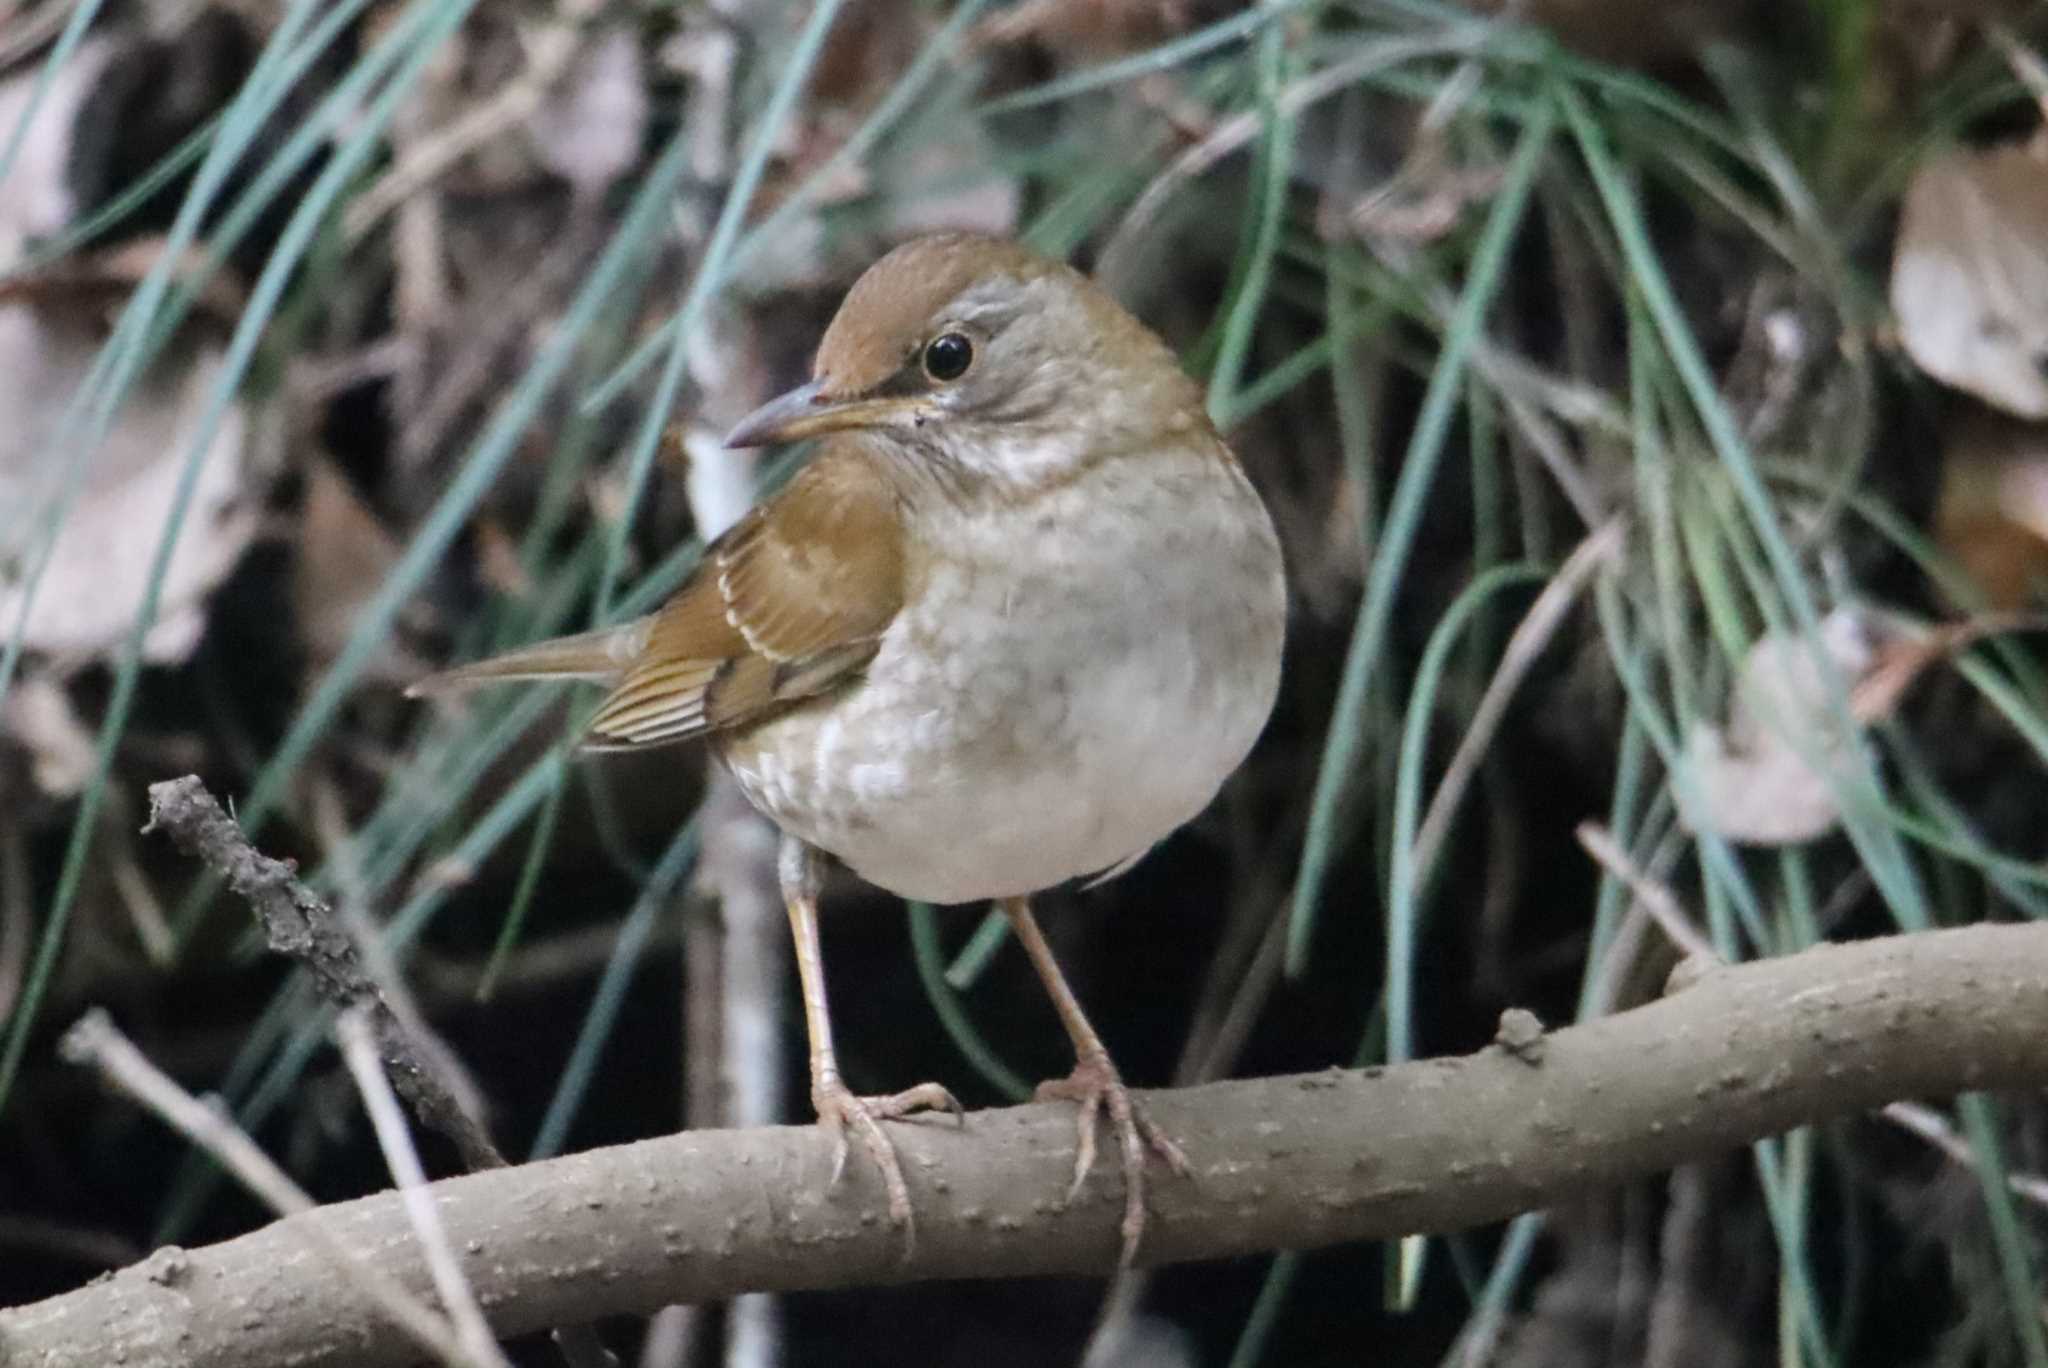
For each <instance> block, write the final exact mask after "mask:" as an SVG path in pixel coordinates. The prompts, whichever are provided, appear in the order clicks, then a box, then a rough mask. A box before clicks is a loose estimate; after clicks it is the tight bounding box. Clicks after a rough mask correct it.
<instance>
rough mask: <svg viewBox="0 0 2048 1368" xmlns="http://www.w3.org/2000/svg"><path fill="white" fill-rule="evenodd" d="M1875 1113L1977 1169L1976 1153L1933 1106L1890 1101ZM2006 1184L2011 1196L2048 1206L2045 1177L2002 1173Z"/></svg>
mask: <svg viewBox="0 0 2048 1368" xmlns="http://www.w3.org/2000/svg"><path fill="white" fill-rule="evenodd" d="M1878 1115H1880V1116H1882V1117H1884V1119H1885V1120H1887V1121H1889V1122H1891V1123H1892V1124H1893V1125H1895V1126H1898V1127H1900V1128H1902V1129H1904V1130H1909V1131H1911V1132H1913V1134H1915V1135H1917V1136H1919V1137H1920V1138H1921V1139H1922V1140H1925V1141H1926V1142H1927V1143H1928V1144H1930V1145H1932V1146H1934V1147H1935V1148H1936V1149H1938V1150H1940V1151H1941V1152H1942V1153H1943V1154H1946V1155H1947V1156H1948V1157H1949V1158H1951V1159H1953V1160H1955V1161H1956V1162H1957V1163H1958V1164H1961V1165H1962V1166H1963V1167H1964V1168H1966V1169H1968V1170H1969V1171H1970V1172H1972V1173H1975V1172H1976V1171H1977V1152H1976V1151H1975V1150H1973V1149H1971V1148H1970V1144H1969V1141H1967V1140H1965V1139H1963V1137H1962V1136H1960V1135H1957V1134H1956V1132H1955V1128H1954V1127H1953V1126H1951V1125H1949V1123H1948V1121H1947V1119H1946V1118H1945V1117H1943V1116H1942V1114H1941V1113H1940V1112H1938V1111H1936V1110H1934V1108H1932V1107H1923V1106H1921V1105H1920V1104H1919V1103H1918V1102H1893V1103H1891V1104H1890V1105H1889V1106H1886V1107H1882V1108H1880V1109H1879V1110H1878ZM2005 1185H2006V1186H2007V1187H2009V1188H2011V1189H2012V1191H2013V1195H2015V1196H2017V1197H2019V1198H2021V1199H2023V1200H2025V1201H2029V1202H2032V1203H2033V1204H2034V1205H2035V1206H2038V1207H2048V1178H2043V1177H2041V1176H2040V1175H2038V1174H2033V1173H2009V1174H2007V1175H2006V1176H2005Z"/></svg>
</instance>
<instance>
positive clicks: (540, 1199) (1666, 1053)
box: [0, 925, 2048, 1368]
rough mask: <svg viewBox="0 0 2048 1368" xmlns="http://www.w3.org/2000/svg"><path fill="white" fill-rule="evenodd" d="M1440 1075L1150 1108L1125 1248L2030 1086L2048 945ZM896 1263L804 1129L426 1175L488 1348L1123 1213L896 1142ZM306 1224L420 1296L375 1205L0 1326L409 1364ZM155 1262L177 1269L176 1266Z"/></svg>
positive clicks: (1268, 1227)
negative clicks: (900, 1170)
mask: <svg viewBox="0 0 2048 1368" xmlns="http://www.w3.org/2000/svg"><path fill="white" fill-rule="evenodd" d="M1511 1044H1512V1048H1511V1049H1510V1048H1504V1047H1501V1046H1490V1047H1488V1048H1487V1049H1484V1050H1481V1051H1480V1052H1478V1053H1477V1054H1474V1055H1468V1056H1465V1057H1462V1058H1455V1059H1439V1060H1428V1061H1424V1062H1421V1063H1416V1064H1407V1065H1402V1066H1399V1067H1395V1068H1387V1069H1368V1070H1365V1071H1363V1072H1348V1071H1341V1070H1330V1071H1328V1072H1326V1073H1321V1074H1310V1075H1300V1076H1294V1077H1285V1078H1267V1079H1256V1080H1250V1081H1242V1082H1233V1083H1219V1084H1212V1085H1209V1086H1206V1087H1200V1088H1189V1089H1184V1090H1178V1091H1172V1092H1163V1093H1157V1094H1153V1095H1152V1096H1150V1097H1149V1098H1148V1099H1147V1101H1148V1105H1149V1106H1150V1108H1151V1110H1152V1114H1153V1116H1154V1117H1155V1118H1156V1119H1157V1120H1158V1121H1159V1123H1160V1124H1161V1125H1163V1126H1164V1127H1165V1128H1166V1129H1167V1130H1168V1131H1169V1132H1170V1133H1171V1134H1173V1135H1174V1136H1175V1137H1177V1138H1178V1139H1179V1140H1180V1142H1181V1144H1182V1145H1183V1147H1184V1148H1185V1149H1186V1151H1187V1154H1188V1157H1189V1160H1190V1161H1191V1162H1192V1164H1193V1166H1194V1170H1195V1176H1194V1177H1193V1178H1192V1179H1190V1180H1187V1181H1173V1180H1170V1179H1161V1180H1159V1181H1157V1182H1155V1183H1153V1184H1152V1186H1151V1198H1152V1206H1153V1219H1152V1222H1151V1225H1150V1227H1149V1229H1148V1232H1147V1237H1146V1247H1145V1249H1144V1251H1143V1253H1142V1254H1141V1258H1142V1259H1143V1260H1144V1261H1146V1262H1156V1263H1169V1262H1176V1261H1181V1260H1188V1259H1206V1258H1218V1257H1223V1256H1228V1255H1235V1254H1244V1253H1250V1252H1254V1251H1259V1250H1270V1249H1281V1248H1307V1247H1313V1246H1318V1245H1326V1244H1333V1243H1337V1242H1339V1241H1346V1240H1360V1239H1371V1238H1379V1237H1385V1236H1390V1235H1396V1234H1404V1233H1408V1232H1411V1231H1425V1230H1450V1229H1455V1228H1459V1227H1463V1226H1470V1225H1475V1224H1479V1223H1481V1222H1487V1221H1495V1220H1499V1219H1501V1218H1503V1217H1505V1216H1508V1215H1511V1214H1513V1213H1516V1212H1520V1211H1526V1210H1530V1209H1532V1208H1536V1207H1541V1206H1545V1205H1548V1204H1551V1203H1554V1202H1557V1201H1559V1200H1561V1199H1564V1198H1566V1197H1569V1196H1572V1195H1574V1194H1576V1193H1580V1192H1584V1191H1586V1190H1589V1189H1592V1188H1597V1187H1602V1186H1606V1185H1610V1184H1614V1183H1618V1182H1620V1181H1622V1180H1624V1179H1626V1178H1629V1177H1633V1176H1635V1175H1638V1174H1644V1173H1650V1172H1655V1171H1658V1170H1662V1169H1667V1168H1671V1167H1673V1166H1675V1165H1678V1164H1683V1163H1688V1162H1693V1161H1697V1160H1703V1159H1706V1158H1709V1157H1711V1156H1713V1155H1715V1154H1718V1153H1720V1152H1722V1151H1724V1150H1726V1149H1728V1148H1730V1147H1732V1146H1736V1145H1740V1144H1742V1143H1745V1142H1747V1141H1749V1140H1752V1139H1755V1138H1757V1137H1760V1136H1764V1135H1769V1134H1773V1133H1776V1132H1779V1131H1783V1130H1786V1129H1789V1128H1791V1127H1794V1126H1798V1125H1802V1124H1805V1123H1809V1122H1814V1121H1820V1120H1824V1119H1826V1118H1829V1117H1835V1116H1842V1115H1846V1114H1851V1113H1855V1112H1860V1111H1864V1110H1867V1109H1869V1108H1872V1107H1875V1106H1878V1105H1880V1104H1882V1103H1885V1102H1889V1101H1892V1100H1894V1099H1897V1098H1901V1097H1916V1096H1937V1095H1947V1094H1952V1093H1955V1092H1959V1091H1966V1090H1975V1089H1984V1088H2027V1087H2039V1086H2042V1085H2043V1084H2048V926H2026V925H2022V926H1995V925H1981V926H1973V927H1966V928H1962V929H1959V930H1952V931H1937V932H1928V933H1924V934H1918V935H1909V936H1897V937H1891V938H1888V939H1884V940H1875V941H1865V942H1861V943H1858V944H1854V945H1845V946H1824V947H1822V948H1819V949H1816V950H1811V951H1807V952H1805V953H1803V954H1799V955H1794V956H1788V957H1786V958H1782V959H1775V960H1767V961H1764V962H1761V963H1756V964H1747V965H1740V966H1736V967H1732V968H1723V969H1710V970H1707V971H1706V972H1705V973H1703V974H1702V975H1700V976H1699V977H1698V978H1697V979H1695V980H1693V981H1692V982H1691V983H1689V984H1688V985H1687V986H1685V987H1683V988H1682V989H1681V990H1679V991H1677V992H1676V993H1674V994H1673V995H1672V996H1669V997H1666V998H1664V999H1663V1000H1661V1001H1658V1002H1655V1003H1651V1004H1649V1005H1647V1006H1644V1007H1639V1008H1636V1009H1635V1010H1633V1011H1629V1012H1624V1013H1621V1014H1619V1015H1616V1016H1612V1017H1607V1018H1603V1019H1601V1020H1598V1021H1595V1022H1591V1023H1589V1024H1587V1025H1584V1026H1577V1027H1572V1028H1570V1029H1567V1030H1562V1031H1558V1032H1556V1033H1555V1034H1551V1035H1547V1036H1541V1037H1535V1038H1532V1037H1531V1035H1530V1033H1529V1032H1528V1031H1526V1030H1523V1031H1521V1032H1519V1033H1518V1034H1517V1035H1516V1037H1515V1039H1514V1040H1513V1041H1512V1042H1511ZM894 1134H895V1135H896V1137H897V1144H898V1146H899V1147H900V1149H901V1151H902V1155H903V1160H904V1171H905V1175H906V1177H907V1178H908V1179H909V1180H910V1186H911V1195H912V1198H913V1200H914V1201H915V1202H916V1204H917V1212H918V1241H917V1251H916V1255H915V1258H914V1259H913V1260H912V1261H910V1262H908V1263H905V1262H902V1261H901V1258H900V1255H901V1251H902V1243H901V1241H900V1239H899V1238H898V1237H897V1234H896V1232H895V1231H894V1230H893V1229H892V1228H891V1227H890V1225H889V1223H888V1221H887V1220H885V1219H884V1218H883V1215H882V1212H883V1201H882V1196H881V1193H880V1190H879V1184H878V1181H877V1180H876V1177H875V1175H874V1173H873V1172H872V1171H871V1170H870V1169H869V1168H868V1167H867V1166H865V1165H861V1164H853V1165H850V1166H849V1167H848V1169H847V1173H846V1177H845V1179H844V1180H843V1182H842V1185H841V1186H840V1187H839V1188H837V1189H835V1190H829V1191H828V1190H827V1188H826V1185H825V1180H826V1176H827V1173H828V1171H829V1164H830V1154H829V1145H828V1143H827V1141H826V1139H825V1137H824V1136H823V1135H822V1134H821V1133H820V1132H819V1131H818V1130H817V1129H816V1128H815V1127H809V1126H803V1127H772V1128H764V1129H757V1130H749V1131H691V1132H685V1133H683V1134H681V1135H675V1136H669V1137H666V1138H663V1139H658V1140H646V1141H641V1142H639V1143H636V1144H631V1145H622V1146H619V1147H617V1148H613V1149H605V1150H596V1151H592V1152H589V1153H585V1154H578V1155H571V1156H568V1157H565V1158H561V1159H554V1160H550V1161H548V1162H545V1163H539V1164H529V1165H525V1166H522V1167H518V1168H510V1169H499V1170H495V1171H492V1172H485V1173H477V1174H471V1175H468V1176H465V1177H460V1178H452V1179H448V1180H446V1181H443V1182H441V1183H437V1184H435V1185H434V1189H433V1190H434V1193H435V1196H436V1198H437V1200H438V1201H439V1203H440V1209H441V1215H442V1218H443V1220H444V1221H445V1223H446V1225H447V1227H448V1232H449V1236H450V1239H451V1241H452V1242H453V1244H454V1246H455V1247H456V1249H457V1250H458V1251H461V1253H462V1257H463V1261H464V1264H465V1270H464V1271H465V1273H466V1274H467V1276H468V1278H469V1279H470V1281H471V1283H472V1285H473V1286H474V1287H475V1288H476V1289H477V1293H478V1296H479V1299H480V1300H481V1301H482V1303H483V1306H484V1309H485V1313H486V1314H487V1315H488V1316H489V1317H490V1319H491V1322H492V1325H493V1327H494V1328H495V1329H496V1330H497V1332H498V1333H500V1334H502V1335H512V1334H518V1333H521V1332H524V1331H528V1330H532V1329H536V1328H539V1327H542V1326H546V1325H551V1324H558V1323H561V1322H564V1321H580V1320H587V1319H590V1318H592V1317H595V1316H601V1315H608V1314H615V1313H622V1312H644V1311H649V1310H652V1309H653V1308H655V1307H659V1306H664V1305H667V1304H669V1303H671V1302H688V1301H701V1300H708V1299H713V1298H724V1297H730V1296H733V1295H735V1294H737V1293H741V1292H746V1291H755V1290H791V1289H797V1288H818V1287H850V1286H858V1285H862V1284H881V1283H897V1282H907V1281H911V1280H914V1279H920V1278H936V1277H953V1278H957V1277H1012V1276H1017V1275H1023V1274H1040V1273H1076V1272H1096V1273H1106V1272H1107V1271H1108V1270H1109V1269H1110V1268H1111V1267H1113V1266H1114V1264H1115V1260H1116V1253H1117V1221H1118V1217H1119V1214H1120V1210H1121V1204H1122V1198H1121V1191H1120V1185H1119V1182H1118V1179H1117V1177H1116V1174H1115V1172H1114V1166H1113V1165H1100V1164H1099V1165H1097V1168H1096V1173H1095V1174H1094V1175H1093V1176H1092V1177H1091V1178H1090V1180H1089V1182H1088V1184H1087V1185H1086V1187H1085V1188H1084V1189H1083V1191H1082V1193H1081V1195H1080V1196H1079V1197H1078V1198H1077V1199H1076V1200H1075V1201H1074V1202H1073V1203H1072V1204H1071V1205H1067V1204H1066V1203H1064V1202H1063V1201H1062V1194H1063V1192H1064V1190H1065V1187H1066V1183H1067V1180H1068V1176H1069V1166H1070V1164H1071V1162H1072V1149H1071V1146H1072V1143H1073V1118H1072V1115H1071V1114H1070V1112H1069V1111H1068V1110H1067V1109H1065V1108H1063V1107H1058V1106H1046V1105H1033V1106H1025V1107H1015V1108H1009V1109H1005V1110H993V1111H984V1112H977V1113H974V1114H973V1115H972V1116H970V1117H969V1118H968V1125H967V1126H966V1128H965V1129H964V1130H956V1129H954V1128H953V1127H952V1126H949V1125H948V1126H923V1125H912V1124H905V1125H898V1126H896V1128H895V1131H894ZM299 1220H317V1221H320V1222H322V1223H323V1224H324V1225H325V1226H326V1227H327V1229H328V1231H329V1232H330V1233H331V1234H332V1235H333V1236H334V1237H335V1238H337V1239H339V1240H340V1241H342V1242H343V1243H345V1244H346V1245H347V1246H348V1247H350V1248H352V1249H355V1250H358V1251H360V1252H361V1253H362V1254H363V1255H364V1256H365V1257H368V1258H372V1259H374V1260H376V1261H378V1262H379V1263H380V1264H381V1266H383V1267H384V1268H386V1269H388V1270H389V1271H390V1272H391V1273H393V1274H394V1275H396V1276H397V1277H398V1278H399V1279H400V1280H401V1281H402V1282H403V1283H404V1284H405V1285H407V1286H408V1287H411V1288H413V1289H414V1290H415V1291H418V1292H422V1293H423V1292H425V1291H426V1289H427V1288H428V1286H429V1281H428V1278H427V1274H426V1270H425V1267H424V1265H423V1264H422V1262H421V1259H420V1255H419V1250H418V1248H417V1246H416V1244H415V1242H414V1239H413V1235H412V1231H411V1227H410V1225H409V1224H408V1223H407V1221H406V1219H405V1216H404V1213H403V1211H402V1210H401V1209H400V1207H399V1204H398V1201H397V1199H396V1197H395V1196H393V1195H392V1194H389V1193H386V1194H382V1195H379V1196H376V1197H369V1198H364V1199H362V1200H359V1201H353V1202H344V1203H340V1204H337V1205H335V1206H331V1207H327V1208H324V1209H322V1210H321V1211H320V1212H318V1213H316V1214H315V1215H313V1216H310V1217H296V1218H291V1219H290V1220H286V1221H280V1222H278V1223H276V1224H273V1225H270V1226H267V1227H265V1228H263V1229H261V1230H258V1231H255V1232H254V1233H252V1234H249V1235H245V1236H242V1237H240V1238H239V1239H234V1240H229V1241H227V1242H225V1243H223V1244H218V1245H214V1246H211V1247H209V1248H205V1249H199V1250H194V1251H192V1252H190V1253H189V1254H185V1255H183V1256H181V1257H180V1258H178V1259H177V1260H175V1261H166V1260H164V1259H163V1258H162V1257H161V1256H158V1257H156V1258H152V1259H151V1260H146V1261H145V1262H144V1263H142V1264H140V1265H137V1266H135V1267H133V1268H130V1269H127V1270H124V1271H123V1272H121V1273H118V1274H116V1275H114V1276H113V1277H111V1278H107V1279H104V1280H102V1281H100V1282H97V1283H94V1284H92V1285H91V1286H88V1287H84V1288H81V1289H79V1290H78V1291H75V1292H70V1293H66V1294H65V1295H63V1296H59V1297H53V1298H51V1299H49V1300H48V1301H44V1302H39V1303H36V1304H34V1305H31V1306H25V1307H20V1308H17V1309H14V1310H11V1311H4V1312H0V1362H6V1363H10V1364H12V1363H20V1364H33V1365H37V1368H99V1366H100V1365H104V1364H107V1363H115V1362H119V1363H125V1364H127V1365H129V1366H130V1368H171V1365H183V1364H190V1363H195V1362H199V1363H206V1364H209V1365H216V1366H217V1368H259V1366H267V1365H271V1364H276V1363H284V1362H291V1363H299V1364H309V1365H310V1364H319V1365H329V1366H330V1368H333V1366H338V1365H350V1368H361V1366H364V1365H376V1364H400V1363H405V1362H409V1361H410V1360H411V1358H412V1356H413V1355H414V1353H415V1350H414V1347H413V1346H412V1345H411V1344H410V1343H409V1342H408V1341H407V1340H406V1339H405V1338H404V1337H403V1335H402V1334H401V1333H400V1332H399V1331H398V1330H397V1329H395V1328H394V1327H391V1326H389V1325H388V1323H387V1322H386V1321H385V1319H384V1318H383V1317H382V1316H380V1315H379V1314H377V1313H376V1312H375V1310H374V1309H373V1308H372V1307H371V1306H370V1305H369V1304H368V1303H367V1302H366V1301H365V1300H364V1299H363V1297H362V1296H361V1294H360V1293H359V1292H358V1291H356V1290H355V1289H354V1288H352V1287H351V1286H350V1285H349V1284H348V1283H347V1282H345V1281H344V1280H342V1279H340V1278H336V1277H333V1276H331V1275H330V1273H329V1271H328V1269H327V1268H326V1266H325V1265H324V1264H321V1263H319V1262H318V1261H313V1260H309V1259H307V1258H306V1257H305V1256H304V1254H303V1246H302V1244H301V1242H300V1240H299V1239H298V1238H297V1237H295V1235H294V1234H293V1232H292V1230H291V1229H290V1227H291V1226H292V1225H293V1223H294V1222H295V1221H299ZM171 1269H175V1270H176V1271H175V1275H173V1274H172V1273H170V1272H168V1271H167V1270H171Z"/></svg>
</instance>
